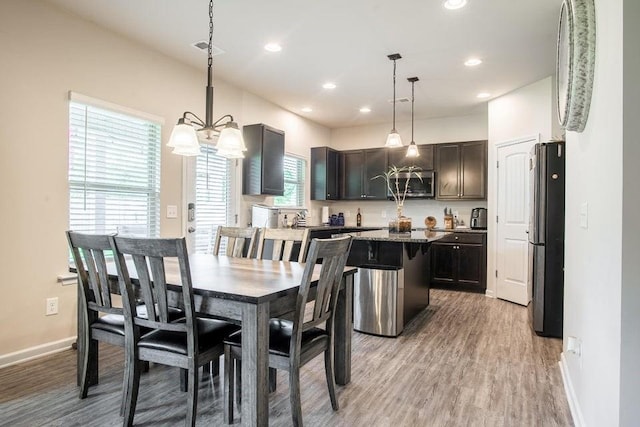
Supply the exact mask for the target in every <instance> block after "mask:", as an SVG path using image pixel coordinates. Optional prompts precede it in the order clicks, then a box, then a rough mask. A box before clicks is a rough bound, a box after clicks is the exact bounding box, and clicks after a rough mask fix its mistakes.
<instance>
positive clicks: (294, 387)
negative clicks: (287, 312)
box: [224, 236, 351, 426]
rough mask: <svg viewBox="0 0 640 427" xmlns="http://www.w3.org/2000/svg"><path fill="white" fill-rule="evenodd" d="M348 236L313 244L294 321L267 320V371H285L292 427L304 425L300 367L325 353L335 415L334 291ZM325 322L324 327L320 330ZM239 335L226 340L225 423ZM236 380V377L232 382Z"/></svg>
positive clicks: (238, 364) (237, 362) (239, 352)
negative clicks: (312, 295)
mask: <svg viewBox="0 0 640 427" xmlns="http://www.w3.org/2000/svg"><path fill="white" fill-rule="evenodd" d="M350 247H351V237H350V236H345V237H339V238H336V239H313V240H312V242H311V245H310V248H309V255H308V258H307V263H306V265H305V269H304V274H303V276H302V280H301V283H300V288H299V290H298V296H297V299H296V307H295V317H294V319H293V321H290V320H285V319H271V320H270V321H269V367H270V368H276V369H284V370H287V371H289V393H290V394H289V399H290V402H291V415H292V420H293V425H294V426H302V408H301V403H300V367H301V366H303V365H304V364H306V363H307V362H309V361H310V360H312V359H313V358H315V357H316V356H318V355H319V354H321V353H324V366H325V375H326V378H327V386H328V388H329V397H330V399H331V406H332V407H333V409H334V410H335V411H337V410H338V400H337V398H336V391H335V388H336V385H335V377H334V372H333V341H334V336H333V322H334V317H335V316H334V313H335V308H336V303H337V301H338V291H339V288H340V282H341V280H342V274H343V271H344V267H345V264H346V262H347V257H348V255H349V249H350ZM318 260H322V265H321V266H320V272H319V275H318V276H316V277H318V280H317V286H316V287H314V288H313V289H314V291H315V300H314V301H313V303H312V304H313V312H312V314H311V313H310V314H309V317H310V319H308V320H307V321H305V307H306V304H307V301H308V299H309V292H310V290H311V282H312V279H313V278H314V274H313V273H314V270H315V268H316V261H318ZM323 323H324V325H325V326H324V328H322V327H321V325H322V324H323ZM241 343H242V332H241V331H238V332H235V333H233V334H232V335H230V336H229V337H228V338H227V339H225V341H224V344H225V346H224V362H225V363H224V379H225V384H224V387H225V392H224V394H225V405H224V419H225V422H226V423H227V424H231V423H232V422H233V394H234V381H238V382H239V380H240V376H239V375H235V373H234V372H232V371H233V370H234V362H235V369H236V370H238V371H239V370H240V369H241V360H240V359H241V357H242V348H241ZM234 376H235V377H236V378H235V379H234ZM238 386H239V387H235V390H236V394H237V396H236V400H237V401H238V400H239V399H238V398H239V397H240V390H241V385H240V384H238Z"/></svg>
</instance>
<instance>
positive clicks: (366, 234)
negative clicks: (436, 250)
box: [347, 230, 450, 243]
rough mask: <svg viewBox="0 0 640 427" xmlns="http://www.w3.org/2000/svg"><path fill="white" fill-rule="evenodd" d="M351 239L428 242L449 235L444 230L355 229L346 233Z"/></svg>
mask: <svg viewBox="0 0 640 427" xmlns="http://www.w3.org/2000/svg"><path fill="white" fill-rule="evenodd" d="M347 234H348V235H349V236H352V237H353V240H378V241H384V242H407V243H430V242H433V241H435V240H439V239H441V238H443V237H444V236H447V235H449V234H450V233H449V232H444V231H429V230H414V231H412V232H411V233H389V230H372V231H357V232H355V233H347Z"/></svg>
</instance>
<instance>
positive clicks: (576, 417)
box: [558, 352, 586, 427]
mask: <svg viewBox="0 0 640 427" xmlns="http://www.w3.org/2000/svg"><path fill="white" fill-rule="evenodd" d="M558 365H560V373H561V374H562V383H563V384H564V392H565V394H566V395H567V401H569V410H571V417H572V418H573V424H574V425H575V427H586V424H585V423H584V418H582V411H581V410H580V404H579V403H578V398H577V397H576V392H575V390H574V388H573V383H572V382H571V376H570V375H569V367H568V366H567V359H566V358H565V357H564V352H563V353H561V354H560V361H559V362H558Z"/></svg>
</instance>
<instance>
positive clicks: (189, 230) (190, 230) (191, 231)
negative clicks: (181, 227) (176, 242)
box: [187, 227, 196, 233]
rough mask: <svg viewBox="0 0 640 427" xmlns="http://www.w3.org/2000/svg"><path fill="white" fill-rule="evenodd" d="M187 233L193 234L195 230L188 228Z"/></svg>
mask: <svg viewBox="0 0 640 427" xmlns="http://www.w3.org/2000/svg"><path fill="white" fill-rule="evenodd" d="M187 231H188V232H189V233H194V232H195V231H196V229H195V227H189V228H187Z"/></svg>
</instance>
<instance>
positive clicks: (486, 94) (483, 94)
mask: <svg viewBox="0 0 640 427" xmlns="http://www.w3.org/2000/svg"><path fill="white" fill-rule="evenodd" d="M476 96H477V97H478V98H482V99H484V98H489V97H490V96H491V94H490V93H488V92H480V93H479V94H478V95H476Z"/></svg>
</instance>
